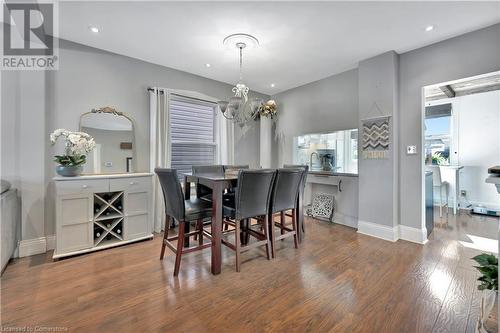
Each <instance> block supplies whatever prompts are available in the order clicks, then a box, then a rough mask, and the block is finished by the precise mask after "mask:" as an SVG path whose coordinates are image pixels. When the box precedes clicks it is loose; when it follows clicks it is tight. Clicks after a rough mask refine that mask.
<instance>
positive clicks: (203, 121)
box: [170, 94, 217, 174]
mask: <svg viewBox="0 0 500 333" xmlns="http://www.w3.org/2000/svg"><path fill="white" fill-rule="evenodd" d="M170 139H171V142H172V149H171V161H172V162H171V165H172V168H174V169H177V172H178V173H179V174H181V173H184V172H191V167H192V166H193V165H209V164H215V163H216V159H217V144H216V142H215V104H214V103H210V102H205V101H200V100H197V99H194V98H187V97H181V96H178V95H174V94H172V95H171V98H170Z"/></svg>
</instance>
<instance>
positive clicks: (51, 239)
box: [45, 235, 56, 251]
mask: <svg viewBox="0 0 500 333" xmlns="http://www.w3.org/2000/svg"><path fill="white" fill-rule="evenodd" d="M45 238H46V241H45V242H46V243H47V251H50V250H55V249H56V235H49V236H46V237H45Z"/></svg>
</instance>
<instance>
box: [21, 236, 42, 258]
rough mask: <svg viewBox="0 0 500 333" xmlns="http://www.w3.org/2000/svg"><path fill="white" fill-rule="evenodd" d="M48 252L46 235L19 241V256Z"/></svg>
mask: <svg viewBox="0 0 500 333" xmlns="http://www.w3.org/2000/svg"><path fill="white" fill-rule="evenodd" d="M45 252H47V239H46V238H45V237H39V238H33V239H25V240H21V241H20V242H19V257H20V258H22V257H27V256H32V255H35V254H40V253H45Z"/></svg>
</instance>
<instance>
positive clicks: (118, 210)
mask: <svg viewBox="0 0 500 333" xmlns="http://www.w3.org/2000/svg"><path fill="white" fill-rule="evenodd" d="M123 202H124V199H123V192H106V193H94V246H98V245H105V244H108V243H113V242H119V241H123V219H124V210H123Z"/></svg>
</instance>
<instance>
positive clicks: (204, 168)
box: [192, 165, 224, 202]
mask: <svg viewBox="0 0 500 333" xmlns="http://www.w3.org/2000/svg"><path fill="white" fill-rule="evenodd" d="M192 172H193V175H200V174H212V175H218V176H222V175H224V166H222V165H193V166H192ZM196 197H197V198H199V199H202V200H207V201H210V202H211V201H212V189H211V188H209V187H207V186H205V185H202V184H196Z"/></svg>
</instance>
